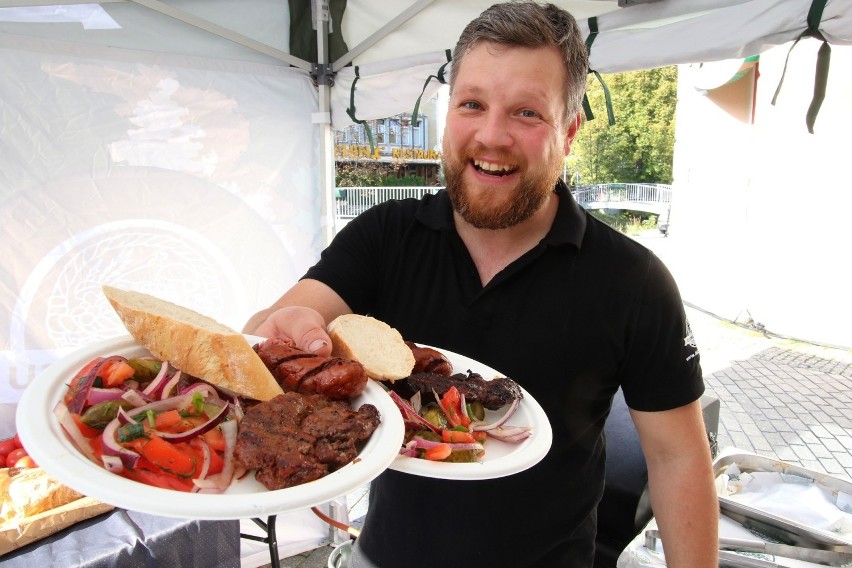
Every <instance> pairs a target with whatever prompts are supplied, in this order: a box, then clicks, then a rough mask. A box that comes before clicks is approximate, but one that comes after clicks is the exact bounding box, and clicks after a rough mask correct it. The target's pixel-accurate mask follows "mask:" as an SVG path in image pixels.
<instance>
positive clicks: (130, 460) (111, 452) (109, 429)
mask: <svg viewBox="0 0 852 568" xmlns="http://www.w3.org/2000/svg"><path fill="white" fill-rule="evenodd" d="M119 426H121V421H120V420H119V419H118V418H117V417H116V418H114V419H113V420H111V421H110V423H109V424H107V425H106V428H104V431H103V434H102V435H101V439H102V442H103V443H102V447H103V452H104V455H107V456H118V457H119V458H121V463H123V464H124V467H127V468H129V469H133V468H134V467H136V462H137V461H139V454H137V453H136V452H134V451H133V450H128V449H127V448H125V447H123V446H122V445H121V444H119V443H118V442H117V441H116V439H115V432H116V430H118V427H119Z"/></svg>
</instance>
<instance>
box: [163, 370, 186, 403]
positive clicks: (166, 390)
mask: <svg viewBox="0 0 852 568" xmlns="http://www.w3.org/2000/svg"><path fill="white" fill-rule="evenodd" d="M180 375H181V373H180V371H178V372H177V373H175V374H174V376H173V377H172V378H171V379H169V380H168V382H167V383H166V384H165V386H164V387H163V390H162V391H161V392H160V400H165V399H167V398H169V397H171V396H172V391H173V390H175V387H176V386H177V384H178V381H179V380H180Z"/></svg>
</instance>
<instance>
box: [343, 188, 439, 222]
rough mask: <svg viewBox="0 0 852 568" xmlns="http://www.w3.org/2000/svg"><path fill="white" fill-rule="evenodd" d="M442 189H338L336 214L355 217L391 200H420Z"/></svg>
mask: <svg viewBox="0 0 852 568" xmlns="http://www.w3.org/2000/svg"><path fill="white" fill-rule="evenodd" d="M441 189H443V188H442V187H440V186H388V187H338V188H336V189H335V197H336V199H335V205H336V212H337V216H338V217H343V218H346V217H355V216H356V215H358V214H359V213H363V212H364V211H366V210H367V209H369V208H370V207H372V206H373V205H376V204H378V203H382V202H383V201H388V200H389V199H406V198H409V197H413V198H415V199H420V198H421V197H423V196H424V195H426V194H427V193H437V192H438V191H439V190H441Z"/></svg>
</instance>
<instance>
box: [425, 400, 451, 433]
mask: <svg viewBox="0 0 852 568" xmlns="http://www.w3.org/2000/svg"><path fill="white" fill-rule="evenodd" d="M420 416H422V417H423V418H425V419H426V421H427V422H429V424H431V425H432V426H434V427H435V428H440V429H442V430H443V429H445V428H447V426H449V424H448V423H447V417H446V416H444V413H443V412H441V409H440V408H438V405H437V404H434V403H433V404H427V405H426V406H424V407H423V408H421V409H420Z"/></svg>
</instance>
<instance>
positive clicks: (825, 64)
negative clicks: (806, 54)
mask: <svg viewBox="0 0 852 568" xmlns="http://www.w3.org/2000/svg"><path fill="white" fill-rule="evenodd" d="M827 3H828V0H812V2H811V7H810V9H809V10H808V27H807V29H806V30H805V31H804V32H802V34H801V35H800V36H799V37H798V38H796V41H794V42H793V45H791V46H790V50H789V51H788V52H787V58H786V59H785V60H784V68H783V70H782V71H781V79H780V80H779V81H778V87H776V88H775V94H774V95H773V96H772V105H773V106H774V105H775V101H776V100H777V99H778V94H779V93H780V92H781V85H783V84H784V76H785V75H786V74H787V64H788V63H789V62H790V54H791V53H792V52H793V49H794V48H795V47H796V45H797V44H798V43H799V41H800V40H801V39H802V38H804V37H813V38H817V39H820V40H822V45H821V46H820V48H819V51H818V52H817V62H816V70H815V72H814V96H813V98H812V99H811V104H810V106H809V107H808V112H807V114H806V115H805V124H807V127H808V132H810V133H811V134H813V133H814V123H816V118H817V115H818V114H819V109H820V107H821V106H822V102H823V100H825V89H826V86H827V85H828V70H829V67H830V63H831V46H830V45H829V43H828V41H827V40H826V39H825V37H824V36H823V35H822V32H820V31H819V25H820V23H821V22H822V13H823V11H824V10H825V5H826V4H827Z"/></svg>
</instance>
